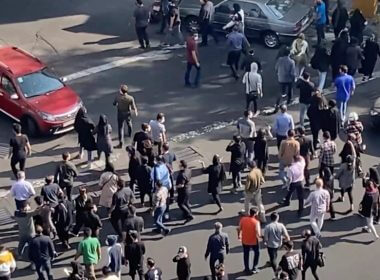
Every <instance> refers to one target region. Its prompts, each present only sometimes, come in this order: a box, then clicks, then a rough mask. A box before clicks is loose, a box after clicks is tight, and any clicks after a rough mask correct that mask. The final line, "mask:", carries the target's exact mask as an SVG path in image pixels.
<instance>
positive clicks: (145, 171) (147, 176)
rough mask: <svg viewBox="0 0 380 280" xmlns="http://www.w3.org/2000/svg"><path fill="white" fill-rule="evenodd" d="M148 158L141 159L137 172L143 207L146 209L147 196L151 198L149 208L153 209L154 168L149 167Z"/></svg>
mask: <svg viewBox="0 0 380 280" xmlns="http://www.w3.org/2000/svg"><path fill="white" fill-rule="evenodd" d="M148 161H149V160H148V157H146V156H143V157H141V165H140V166H139V168H138V171H137V185H138V187H139V191H140V199H141V206H142V207H144V200H145V196H146V195H148V197H149V207H150V208H152V207H153V182H152V177H151V173H152V167H150V166H149V165H148Z"/></svg>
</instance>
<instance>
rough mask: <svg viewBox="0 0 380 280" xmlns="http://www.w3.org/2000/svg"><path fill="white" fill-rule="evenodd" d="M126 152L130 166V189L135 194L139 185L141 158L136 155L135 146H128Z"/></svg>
mask: <svg viewBox="0 0 380 280" xmlns="http://www.w3.org/2000/svg"><path fill="white" fill-rule="evenodd" d="M125 150H126V151H127V153H128V157H129V165H128V174H129V178H130V181H129V187H130V188H131V190H132V192H133V193H134V192H135V185H136V184H137V178H138V172H139V167H140V165H141V162H140V158H139V157H138V155H137V154H136V149H135V148H134V147H133V146H127V147H126V148H125Z"/></svg>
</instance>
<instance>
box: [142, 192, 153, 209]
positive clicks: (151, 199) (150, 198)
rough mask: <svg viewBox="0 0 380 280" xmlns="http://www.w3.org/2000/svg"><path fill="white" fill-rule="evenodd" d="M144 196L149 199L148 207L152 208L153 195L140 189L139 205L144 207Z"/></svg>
mask: <svg viewBox="0 0 380 280" xmlns="http://www.w3.org/2000/svg"><path fill="white" fill-rule="evenodd" d="M146 195H147V196H148V197H149V206H150V207H153V195H152V192H151V191H150V192H148V191H145V190H142V189H140V199H141V204H142V205H143V206H144V200H145V196H146Z"/></svg>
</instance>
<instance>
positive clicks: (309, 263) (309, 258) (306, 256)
mask: <svg viewBox="0 0 380 280" xmlns="http://www.w3.org/2000/svg"><path fill="white" fill-rule="evenodd" d="M303 237H304V238H305V239H304V240H303V241H302V247H301V248H302V249H301V252H302V260H303V267H302V280H306V271H307V269H308V268H309V267H310V269H311V273H312V274H313V276H314V279H315V280H319V277H318V274H317V268H318V259H319V251H320V250H321V249H322V244H321V242H320V241H319V239H318V238H317V237H316V236H312V235H311V231H310V230H309V229H307V230H305V231H304V232H303Z"/></svg>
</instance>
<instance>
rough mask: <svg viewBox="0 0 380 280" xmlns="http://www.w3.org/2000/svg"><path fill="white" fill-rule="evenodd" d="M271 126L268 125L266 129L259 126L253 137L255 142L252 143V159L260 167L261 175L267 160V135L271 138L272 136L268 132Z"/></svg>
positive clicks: (265, 167)
mask: <svg viewBox="0 0 380 280" xmlns="http://www.w3.org/2000/svg"><path fill="white" fill-rule="evenodd" d="M270 129H271V127H270V126H268V128H267V129H263V128H260V129H259V130H258V131H257V137H256V138H255V144H254V145H253V151H254V155H255V157H254V160H255V162H256V165H257V167H258V168H260V170H261V172H263V175H265V173H266V170H267V163H268V160H269V148H268V147H269V145H268V140H267V136H268V137H269V139H272V138H273V136H272V134H271V132H270Z"/></svg>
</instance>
